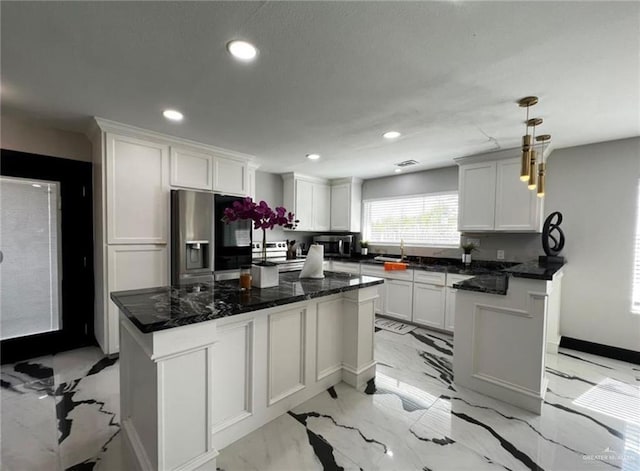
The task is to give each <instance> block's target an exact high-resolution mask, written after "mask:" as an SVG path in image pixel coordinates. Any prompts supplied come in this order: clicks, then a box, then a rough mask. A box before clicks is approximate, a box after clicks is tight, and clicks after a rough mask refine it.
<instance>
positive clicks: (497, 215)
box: [458, 158, 542, 232]
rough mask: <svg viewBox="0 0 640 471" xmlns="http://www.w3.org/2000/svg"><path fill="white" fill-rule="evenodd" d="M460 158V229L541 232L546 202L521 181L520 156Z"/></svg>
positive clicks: (467, 230)
mask: <svg viewBox="0 0 640 471" xmlns="http://www.w3.org/2000/svg"><path fill="white" fill-rule="evenodd" d="M470 160H471V161H472V160H473V159H472V158H471V159H468V158H465V159H460V160H459V161H458V162H459V165H460V170H459V203H458V230H459V231H461V232H487V231H502V232H540V230H541V220H542V201H541V199H540V198H538V197H537V196H536V192H535V191H531V190H529V189H528V188H527V185H526V184H525V183H523V182H522V181H520V158H510V159H502V160H483V161H481V162H471V163H467V162H469V161H470Z"/></svg>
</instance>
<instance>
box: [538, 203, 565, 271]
mask: <svg viewBox="0 0 640 471" xmlns="http://www.w3.org/2000/svg"><path fill="white" fill-rule="evenodd" d="M560 224H562V213H561V212H560V211H555V212H553V213H551V214H549V216H548V217H547V219H545V221H544V226H543V227H542V249H543V250H544V253H546V254H547V256H546V257H540V258H539V261H540V263H544V264H549V263H564V257H559V256H558V254H559V253H560V252H561V251H562V249H563V248H564V232H562V229H560ZM553 232H557V235H554V234H553Z"/></svg>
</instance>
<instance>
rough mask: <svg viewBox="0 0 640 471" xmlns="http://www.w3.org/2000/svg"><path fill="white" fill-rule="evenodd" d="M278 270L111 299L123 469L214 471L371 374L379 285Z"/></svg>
mask: <svg viewBox="0 0 640 471" xmlns="http://www.w3.org/2000/svg"><path fill="white" fill-rule="evenodd" d="M298 276H299V272H290V273H281V274H280V285H279V286H277V287H274V288H266V289H257V288H254V289H252V290H248V291H239V290H238V285H237V281H224V282H215V283H213V282H212V283H204V284H195V285H189V286H183V287H160V288H150V289H143V290H134V291H124V292H115V293H111V299H113V301H114V302H115V303H116V305H117V306H118V307H119V309H120V397H121V399H120V401H121V423H122V430H123V442H124V443H125V446H124V450H125V455H126V456H127V460H128V461H129V465H130V466H131V467H135V468H137V469H143V470H174V469H175V470H178V469H179V470H195V469H199V470H200V469H201V470H215V469H216V456H217V455H218V452H219V450H221V449H222V448H224V447H225V446H227V445H229V444H230V443H232V442H234V441H236V440H238V439H239V438H241V437H243V436H245V435H247V434H248V433H250V432H251V431H253V430H255V429H257V428H258V427H260V426H262V425H264V424H266V423H267V422H269V421H271V420H273V419H275V418H276V417H278V416H280V415H282V414H284V413H286V412H287V411H288V410H289V409H291V408H292V407H295V406H296V405H298V404H301V403H302V402H304V401H306V400H308V399H310V398H311V397H313V396H315V395H317V394H319V393H321V392H322V391H324V390H326V389H327V388H329V387H331V386H333V385H335V384H337V383H339V382H340V381H344V382H346V383H348V384H350V385H351V386H353V387H362V386H363V385H364V384H365V383H366V382H367V381H368V380H370V379H372V378H373V377H374V376H375V361H374V358H373V334H374V301H375V298H376V297H377V286H376V285H378V284H381V283H383V280H382V279H379V278H374V277H369V276H358V275H350V274H345V273H332V272H325V278H324V279H321V280H299V279H298Z"/></svg>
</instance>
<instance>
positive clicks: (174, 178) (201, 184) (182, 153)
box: [171, 147, 213, 191]
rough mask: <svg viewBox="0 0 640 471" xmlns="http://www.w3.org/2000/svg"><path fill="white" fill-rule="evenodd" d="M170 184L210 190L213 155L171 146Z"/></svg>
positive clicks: (211, 188) (211, 187) (211, 186)
mask: <svg viewBox="0 0 640 471" xmlns="http://www.w3.org/2000/svg"><path fill="white" fill-rule="evenodd" d="M171 186H179V187H182V188H193V189H196V190H208V191H212V190H213V156H212V155H210V154H204V153H200V152H194V151H192V150H188V149H184V148H179V147H178V148H176V147H172V148H171Z"/></svg>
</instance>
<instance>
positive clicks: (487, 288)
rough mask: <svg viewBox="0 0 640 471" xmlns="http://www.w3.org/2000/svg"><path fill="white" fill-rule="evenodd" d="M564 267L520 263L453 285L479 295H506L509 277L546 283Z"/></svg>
mask: <svg viewBox="0 0 640 471" xmlns="http://www.w3.org/2000/svg"><path fill="white" fill-rule="evenodd" d="M563 266H564V265H561V264H558V265H550V266H540V265H539V264H538V261H537V260H533V261H530V262H525V263H520V264H518V265H514V266H512V267H509V268H504V269H502V270H501V271H499V272H493V273H486V274H482V275H479V276H475V277H473V278H469V279H468V280H464V281H461V282H459V283H455V284H454V285H453V287H454V288H457V289H462V290H467V291H478V292H481V293H489V294H500V295H506V294H507V288H508V287H509V277H510V276H513V277H515V278H530V279H533V280H543V281H548V280H551V279H553V276H554V275H555V274H556V273H557V272H558V271H560V270H561V269H562V267H563Z"/></svg>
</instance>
